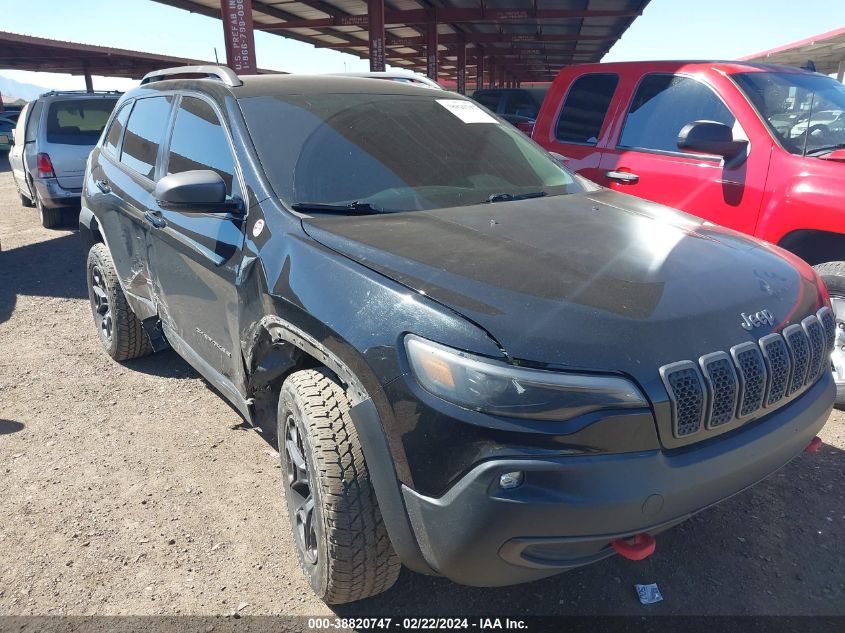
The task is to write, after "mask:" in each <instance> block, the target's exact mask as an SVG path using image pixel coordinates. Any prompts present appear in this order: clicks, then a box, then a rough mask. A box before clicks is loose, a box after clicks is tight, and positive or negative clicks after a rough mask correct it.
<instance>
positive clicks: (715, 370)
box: [698, 352, 739, 429]
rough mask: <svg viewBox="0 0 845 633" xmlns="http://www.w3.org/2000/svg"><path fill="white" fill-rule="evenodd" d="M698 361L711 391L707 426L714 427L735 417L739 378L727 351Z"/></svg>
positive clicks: (706, 419)
mask: <svg viewBox="0 0 845 633" xmlns="http://www.w3.org/2000/svg"><path fill="white" fill-rule="evenodd" d="M698 363H699V365H701V371H702V373H703V374H704V382H705V384H706V385H707V390H708V392H709V397H708V399H707V402H708V406H707V411H706V413H705V416H704V419H705V421H706V426H707V428H708V429H713V428H716V427H719V426H722V425H723V424H727V423H728V422H730V421H731V420H733V419H734V412H735V411H736V399H737V395H738V392H739V379H738V378H737V376H736V369H734V364H733V361H732V360H731V357H730V356H728V355H727V354H726V353H725V352H715V353H713V354H707V355H706V356H702V357H701V358H700V359H698Z"/></svg>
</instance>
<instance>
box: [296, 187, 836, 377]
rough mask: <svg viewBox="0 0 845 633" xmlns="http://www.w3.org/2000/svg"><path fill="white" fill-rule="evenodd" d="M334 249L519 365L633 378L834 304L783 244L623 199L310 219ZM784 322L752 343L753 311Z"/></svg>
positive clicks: (592, 197)
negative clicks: (420, 297)
mask: <svg viewBox="0 0 845 633" xmlns="http://www.w3.org/2000/svg"><path fill="white" fill-rule="evenodd" d="M303 224H304V226H305V229H306V231H307V232H308V233H309V234H310V235H311V236H312V237H313V238H314V239H316V240H318V241H319V242H321V243H322V244H324V245H326V246H328V247H329V248H332V249H333V250H336V251H338V252H340V253H343V254H344V255H346V256H347V257H350V258H351V259H353V260H355V261H357V262H359V263H361V264H363V265H365V266H368V267H369V268H371V269H374V270H377V271H378V272H380V273H382V274H384V275H386V276H388V277H390V278H392V279H394V280H396V281H398V282H400V283H402V284H404V285H406V286H408V287H409V288H413V289H414V290H416V291H418V292H420V293H424V294H425V295H427V296H428V297H431V298H432V299H434V300H436V301H438V302H440V303H441V304H444V305H446V306H448V307H450V308H451V309H453V310H455V311H457V312H459V313H461V314H463V315H464V316H466V317H467V318H469V319H471V320H472V321H474V322H475V323H477V324H478V325H480V326H481V327H483V328H484V329H486V330H487V331H488V332H489V333H490V335H491V336H493V337H494V338H495V339H496V340H497V341H498V342H499V343H500V344H501V346H502V347H503V348H504V350H505V351H506V352H507V354H509V355H510V356H511V357H512V358H514V359H520V360H523V361H527V362H529V363H534V364H537V365H538V366H542V365H550V366H556V367H568V368H581V369H589V370H597V371H621V372H624V373H627V374H629V375H632V376H634V377H635V378H637V379H638V380H639V381H640V382H641V384H644V385H645V384H648V383H652V382H653V381H655V380H657V381H659V377H658V374H657V368H658V367H660V366H661V365H664V364H667V363H670V362H674V361H678V360H684V359H697V358H698V357H699V356H701V355H703V354H707V353H709V352H714V351H719V350H725V351H726V350H728V349H730V347H731V346H733V345H736V344H738V343H741V342H744V341H749V340H757V339H758V338H760V337H762V336H764V335H765V334H768V333H770V332H771V331H779V330H780V329H782V328H783V327H785V326H786V325H789V324H790V323H797V322H800V320H801V318H803V317H805V316H806V315H807V314H810V313H812V312H813V311H815V310H816V309H817V307H818V306H819V305H820V299H819V293H818V289H817V287H816V280H815V276H814V274H813V272H812V270H811V269H810V268H809V267H808V266H807V265H806V264H804V263H803V262H800V260H797V259H796V258H794V257H792V256H789V255H787V254H785V252H784V251H781V250H780V249H777V248H776V247H773V246H771V245H768V244H765V243H763V242H760V241H757V240H754V239H752V238H748V237H744V236H742V235H740V234H738V233H736V232H733V231H730V230H727V229H723V228H721V227H717V226H714V225H711V224H709V223H705V222H702V221H701V220H699V219H697V218H693V217H691V216H688V215H686V214H683V213H680V212H677V211H674V210H672V209H669V208H667V207H663V206H661V205H657V204H654V203H651V202H647V201H644V200H641V199H639V198H634V197H632V196H628V195H624V194H619V193H616V192H612V191H610V190H604V189H603V190H599V191H594V192H590V193H583V194H575V195H567V196H555V197H550V198H539V199H534V200H525V201H519V202H506V203H497V204H483V205H478V206H469V207H459V208H453V209H438V210H434V211H415V212H407V213H398V214H390V215H368V216H357V217H355V216H352V217H350V216H340V217H320V218H310V219H305V220H304V221H303ZM762 310H768V311H770V312H771V313H772V314H773V315H774V318H775V324H774V326H770V325H769V324H767V323H764V324H763V325H762V326H761V327H757V328H754V330H753V331H752V332H749V331H746V330H745V329H743V327H742V326H741V314H742V313H745V314H755V313H757V312H759V311H762Z"/></svg>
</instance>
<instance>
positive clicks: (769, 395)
mask: <svg viewBox="0 0 845 633" xmlns="http://www.w3.org/2000/svg"><path fill="white" fill-rule="evenodd" d="M760 349H761V350H762V351H763V360H764V361H765V363H766V371H767V372H768V374H769V384H768V388H767V389H766V397H765V399H764V400H763V406H765V407H770V406H772V405H773V404H776V403H777V402H779V401H780V400H781V399H783V397H784V396H785V395H786V390H787V388H788V387H789V379H790V372H791V370H792V361H791V360H790V359H789V350H788V349H787V347H786V341H784V340H783V337H782V336H781V335H780V334H769V335H768V336H764V337H763V338H761V339H760Z"/></svg>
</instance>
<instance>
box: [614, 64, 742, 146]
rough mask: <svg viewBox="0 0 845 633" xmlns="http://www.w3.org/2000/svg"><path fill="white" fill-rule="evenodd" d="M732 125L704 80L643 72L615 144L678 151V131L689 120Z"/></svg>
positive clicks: (726, 112)
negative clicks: (702, 81)
mask: <svg viewBox="0 0 845 633" xmlns="http://www.w3.org/2000/svg"><path fill="white" fill-rule="evenodd" d="M705 120H706V121H717V122H719V123H724V124H725V125H727V126H729V127H733V126H734V124H735V123H736V118H735V117H734V115H733V114H731V111H730V110H728V108H727V106H726V105H725V104H724V103H722V101H721V99H719V97H717V96H716V94H715V93H714V92H713V91H712V90H711V89H710V88H709V87H708V86H707V85H705V84H703V83H701V82H700V81H697V80H696V79H692V78H691V77H683V76H680V75H666V74H652V75H646V76H645V77H644V78H643V80H642V81H641V82H640V85H639V87H638V88H637V92H636V94H635V95H634V99H633V101H632V102H631V107H630V109H629V110H628V116H627V118H626V119H625V127H624V129H623V130H622V137H621V138H620V139H619V147H625V148H635V149H648V150H658V151H665V152H678V151H679V150H678V133H679V132H680V131H681V129H682V128H683V127H684V126H685V125H687V124H688V123H692V122H693V121H705Z"/></svg>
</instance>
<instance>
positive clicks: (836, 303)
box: [815, 262, 845, 409]
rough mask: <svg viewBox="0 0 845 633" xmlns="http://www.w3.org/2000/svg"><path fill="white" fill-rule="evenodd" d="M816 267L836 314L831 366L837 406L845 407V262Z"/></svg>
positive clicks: (827, 263)
mask: <svg viewBox="0 0 845 633" xmlns="http://www.w3.org/2000/svg"><path fill="white" fill-rule="evenodd" d="M815 269H816V272H817V273H818V274H819V276H820V277H821V278H822V280H823V281H824V283H825V285H826V286H827V291H828V292H829V293H830V302H831V304H832V305H833V312H834V314H835V315H836V340H835V342H834V347H833V353H832V354H831V355H830V367H831V371H832V372H833V379H834V380H835V381H836V407H837V408H839V409H845V262H826V263H824V264H819V265H818V266H815Z"/></svg>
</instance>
